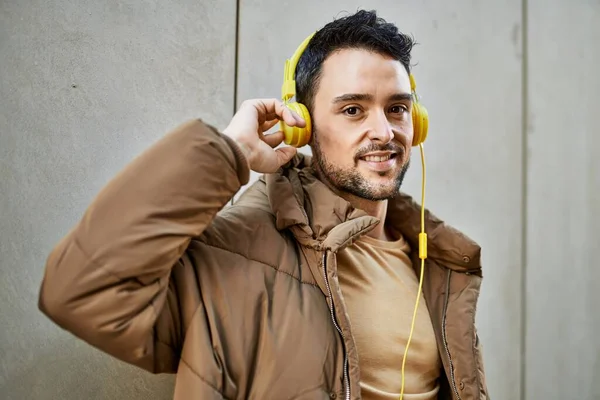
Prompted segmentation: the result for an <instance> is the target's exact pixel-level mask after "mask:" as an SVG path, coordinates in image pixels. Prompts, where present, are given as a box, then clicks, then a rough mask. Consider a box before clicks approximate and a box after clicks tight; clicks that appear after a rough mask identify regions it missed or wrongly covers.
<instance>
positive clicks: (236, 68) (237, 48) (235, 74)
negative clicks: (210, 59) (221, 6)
mask: <svg viewBox="0 0 600 400" xmlns="http://www.w3.org/2000/svg"><path fill="white" fill-rule="evenodd" d="M234 51H235V54H234V58H233V112H232V114H231V115H232V116H233V115H234V114H235V112H236V111H237V103H238V75H239V59H240V0H236V2H235V49H234Z"/></svg>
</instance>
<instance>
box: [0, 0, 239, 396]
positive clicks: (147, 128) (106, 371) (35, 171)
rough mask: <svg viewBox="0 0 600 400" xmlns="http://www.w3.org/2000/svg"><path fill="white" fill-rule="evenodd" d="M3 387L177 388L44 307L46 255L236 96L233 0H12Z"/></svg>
mask: <svg viewBox="0 0 600 400" xmlns="http://www.w3.org/2000/svg"><path fill="white" fill-rule="evenodd" d="M0 54H1V59H2V62H1V63H0V64H1V66H0V134H1V138H0V177H1V181H0V215H1V218H0V238H1V240H0V261H1V262H0V264H1V268H2V279H1V280H0V303H1V304H2V313H1V316H0V326H2V329H1V331H0V332H1V333H0V335H1V337H0V352H1V357H0V393H2V395H0V397H1V398H2V399H14V400H24V399H27V400H29V399H49V400H50V399H52V400H54V399H72V400H75V399H77V400H80V399H144V400H145V399H149V398H151V399H169V398H171V397H172V382H173V380H172V377H169V376H161V377H156V376H151V375H150V374H147V373H145V372H141V371H138V370H136V369H134V368H132V367H129V366H126V365H124V364H122V363H121V362H119V361H114V360H112V359H109V358H108V357H107V356H105V355H104V354H102V353H100V352H99V351H97V350H95V349H92V348H90V347H89V346H88V345H87V344H85V343H83V342H80V341H79V340H77V339H74V338H73V337H71V336H70V335H69V334H66V333H64V332H62V331H61V330H60V329H59V328H57V327H56V326H54V325H53V324H52V323H51V322H50V321H49V320H47V319H46V318H45V317H44V316H43V315H42V314H41V313H40V312H39V311H38V309H37V295H38V290H39V285H40V282H41V277H42V271H43V267H44V262H45V257H46V256H47V254H48V252H49V251H50V249H51V248H52V247H53V246H54V245H55V243H56V242H57V241H58V240H59V239H60V238H61V237H62V236H63V235H64V234H66V233H67V231H68V229H69V228H70V227H71V226H72V225H73V224H74V223H75V222H76V221H77V219H79V217H80V216H81V214H82V212H83V211H84V208H85V207H86V206H87V204H88V203H89V201H90V200H91V199H92V197H93V196H94V195H95V194H96V193H97V191H98V190H99V189H100V188H101V187H102V186H103V185H104V184H105V183H106V182H107V181H108V180H109V179H110V178H111V177H112V176H113V175H114V174H115V173H116V172H117V171H118V170H119V169H120V168H121V167H122V166H124V165H125V163H127V162H128V161H129V160H131V159H132V158H133V157H134V156H135V155H136V154H138V153H139V152H141V151H142V150H143V149H145V148H146V147H147V146H149V145H150V144H151V143H152V142H154V141H155V140H157V139H158V138H159V137H160V136H161V135H163V134H164V133H165V132H166V131H167V130H169V129H171V128H173V127H174V126H176V125H178V124H180V123H182V122H183V121H185V120H187V119H191V118H197V117H201V118H206V119H207V120H210V121H211V122H212V123H213V124H215V125H217V126H222V125H223V124H225V123H226V122H227V121H228V119H229V118H230V117H231V114H232V110H233V82H234V71H235V67H234V59H235V1H233V0H230V1H222V0H219V1H202V2H199V1H191V0H181V1H177V2H168V3H165V2H160V1H154V0H152V1H144V2H139V1H133V0H130V1H116V2H94V1H88V0H85V1H78V2H72V1H55V2H50V3H49V2H45V1H40V0H32V1H27V2H24V1H18V2H17V1H2V2H0Z"/></svg>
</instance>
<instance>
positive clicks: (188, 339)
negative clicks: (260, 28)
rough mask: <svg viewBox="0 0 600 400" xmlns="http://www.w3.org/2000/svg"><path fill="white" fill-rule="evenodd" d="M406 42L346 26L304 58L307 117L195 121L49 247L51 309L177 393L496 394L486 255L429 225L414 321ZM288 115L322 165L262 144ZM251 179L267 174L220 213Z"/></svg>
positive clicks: (373, 22) (261, 106)
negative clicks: (164, 378) (163, 377)
mask: <svg viewBox="0 0 600 400" xmlns="http://www.w3.org/2000/svg"><path fill="white" fill-rule="evenodd" d="M412 45H413V43H412V41H411V39H410V38H409V37H408V36H406V35H404V34H402V33H400V32H399V31H398V29H397V28H396V27H395V26H394V25H392V24H390V23H387V22H386V21H384V20H382V19H380V18H378V17H377V15H376V14H375V12H367V11H359V12H357V13H356V14H353V15H349V16H347V17H344V18H340V19H337V20H335V21H333V22H331V23H329V24H327V25H326V26H324V27H323V28H322V29H320V30H319V31H317V32H316V33H315V34H314V36H312V38H310V41H309V42H308V46H307V47H306V49H305V51H304V52H303V53H302V55H301V57H300V58H299V62H298V65H297V68H296V70H295V73H296V84H297V90H298V93H297V100H298V101H299V102H301V103H303V104H304V105H305V106H306V110H307V111H306V112H307V113H308V114H306V115H304V118H303V117H302V116H300V115H299V114H297V113H295V112H292V111H291V109H290V108H288V106H287V104H286V103H284V102H282V101H280V100H278V99H253V100H248V101H246V102H244V103H243V105H242V106H241V107H240V109H239V110H238V112H237V113H236V115H235V116H234V117H233V119H232V120H231V122H230V124H229V125H228V126H227V128H226V129H225V130H224V131H223V132H218V131H217V130H216V129H214V128H212V127H211V126H209V125H208V124H205V123H203V122H201V121H191V122H189V123H186V124H184V125H182V126H181V127H179V128H178V129H175V130H174V131H173V132H171V133H169V134H168V135H166V137H165V138H163V139H162V140H161V141H160V142H158V143H157V144H155V145H154V146H153V147H152V148H150V149H148V150H147V151H146V152H145V153H144V154H143V155H141V156H140V157H138V158H137V159H136V160H135V161H133V162H132V163H131V164H130V165H128V166H127V167H126V168H125V170H124V171H122V173H120V174H119V175H118V176H117V177H115V178H114V179H113V180H112V181H111V182H110V183H109V184H108V185H107V186H106V187H105V188H104V189H103V190H102V192H101V193H100V194H99V195H98V196H97V197H96V199H95V200H94V202H93V203H92V204H91V205H90V207H89V208H88V210H87V211H86V213H85V215H84V216H83V218H82V219H81V221H80V222H79V224H77V226H75V227H74V229H73V230H72V231H71V232H70V233H69V234H68V235H67V236H66V237H65V238H64V239H63V240H62V241H61V242H60V243H59V244H58V245H57V246H56V248H55V249H54V250H53V251H52V253H51V254H50V256H49V258H48V261H47V265H46V272H45V276H44V281H43V283H42V287H41V292H40V303H39V304H40V308H41V310H42V311H43V312H44V313H46V314H47V315H48V316H49V317H50V318H51V319H52V320H53V321H55V322H56V323H57V324H58V325H60V326H61V327H63V328H65V329H67V330H69V331H70V332H72V333H73V334H75V335H77V336H78V337H80V338H82V339H83V340H85V341H87V342H88V343H90V344H91V345H93V346H96V347H97V348H99V349H101V350H103V351H105V352H107V353H109V354H111V355H113V356H115V357H117V358H119V359H121V360H123V361H125V362H128V363H131V364H133V365H137V366H139V367H141V368H144V369H146V370H148V371H151V372H154V373H177V381H176V382H177V383H176V386H175V394H174V396H175V399H223V398H228V399H246V398H251V399H292V398H293V399H326V398H332V399H335V398H343V399H348V400H349V399H359V398H363V399H397V398H398V397H399V396H400V395H401V393H402V394H403V398H404V399H406V400H416V399H420V400H425V399H485V398H487V388H486V383H485V376H484V372H483V371H484V369H483V364H482V357H481V349H480V344H479V339H478V336H477V331H476V328H475V326H474V315H475V309H476V302H477V297H478V292H479V288H480V285H481V266H480V248H479V246H478V245H477V244H476V243H474V242H473V241H471V240H470V239H469V238H467V237H466V236H465V235H464V234H462V233H460V232H458V231H457V230H456V229H454V228H452V227H450V226H447V225H446V224H444V223H443V222H442V221H441V220H439V219H437V218H436V217H434V216H433V215H432V214H430V213H429V212H426V214H425V218H426V221H425V224H426V229H427V232H428V234H429V237H430V240H429V245H428V258H427V259H426V265H425V267H426V268H425V279H424V283H423V299H424V301H423V302H421V305H420V306H419V308H418V312H417V315H416V319H415V320H414V321H415V323H414V327H413V326H412V322H413V309H414V305H415V299H416V298H417V293H418V288H419V285H418V283H419V274H418V272H417V271H420V268H419V266H420V260H419V255H418V234H419V232H420V218H421V214H420V207H419V205H418V204H416V202H414V201H413V200H412V199H411V198H410V197H409V196H407V195H406V194H403V193H401V192H400V186H401V183H402V180H403V177H404V175H405V173H406V171H407V169H408V166H409V160H410V155H411V148H412V145H413V137H414V135H415V130H414V126H413V120H412V118H411V115H412V112H413V108H414V107H415V104H413V99H414V97H413V94H412V92H411V79H410V59H411V56H410V52H411V49H412ZM308 115H310V119H309V118H308ZM280 121H283V122H284V124H285V125H287V126H288V127H290V128H291V129H294V128H297V129H303V128H306V129H308V128H309V125H310V132H311V135H310V142H309V145H310V146H311V149H312V153H313V157H312V158H311V157H308V156H305V155H303V154H301V153H299V152H297V149H296V148H294V147H289V146H279V144H281V143H282V141H283V139H284V134H283V132H281V131H279V132H276V133H272V134H265V132H267V131H268V130H269V129H270V128H272V127H273V126H275V125H276V124H277V123H278V122H280ZM250 170H254V171H257V172H261V173H264V175H263V177H262V178H261V179H259V180H258V181H257V182H256V183H254V184H253V185H252V186H251V187H250V188H248V189H247V190H246V191H245V192H244V194H243V195H242V196H241V198H240V199H239V200H238V201H237V202H236V203H235V204H234V205H232V206H230V207H225V206H226V204H227V203H228V202H229V201H230V200H231V198H232V197H233V196H234V194H235V193H236V192H237V191H238V190H239V189H240V188H241V187H242V186H243V185H244V184H246V183H247V182H248V180H249V172H250ZM411 328H414V329H413V330H411ZM411 331H412V332H413V336H412V341H411V342H410V346H409V351H408V357H407V358H406V360H404V353H405V349H406V347H407V343H408V341H409V337H410V336H411ZM403 362H405V369H404V373H402V365H403Z"/></svg>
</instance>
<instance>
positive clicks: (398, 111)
mask: <svg viewBox="0 0 600 400" xmlns="http://www.w3.org/2000/svg"><path fill="white" fill-rule="evenodd" d="M406 111H407V110H406V108H405V107H403V106H393V107H392V108H390V112H391V113H392V114H403V113H404V112H406Z"/></svg>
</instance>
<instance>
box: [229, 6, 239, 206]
mask: <svg viewBox="0 0 600 400" xmlns="http://www.w3.org/2000/svg"><path fill="white" fill-rule="evenodd" d="M240 1H241V0H236V1H235V35H234V39H235V46H234V55H233V105H232V112H231V116H232V117H233V116H234V115H235V113H236V111H237V103H238V75H239V60H240ZM234 203H235V194H233V196H231V201H230V204H231V205H233V204H234Z"/></svg>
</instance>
